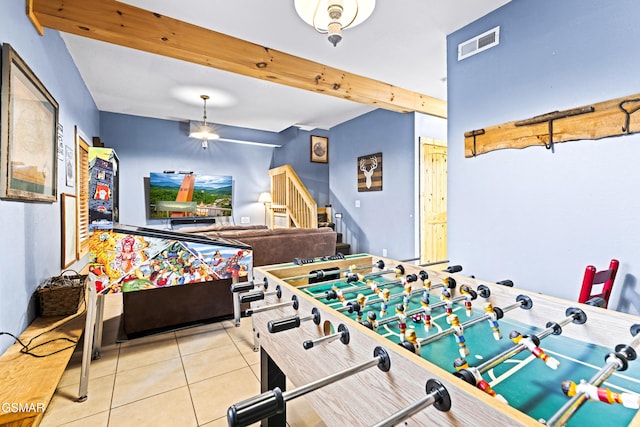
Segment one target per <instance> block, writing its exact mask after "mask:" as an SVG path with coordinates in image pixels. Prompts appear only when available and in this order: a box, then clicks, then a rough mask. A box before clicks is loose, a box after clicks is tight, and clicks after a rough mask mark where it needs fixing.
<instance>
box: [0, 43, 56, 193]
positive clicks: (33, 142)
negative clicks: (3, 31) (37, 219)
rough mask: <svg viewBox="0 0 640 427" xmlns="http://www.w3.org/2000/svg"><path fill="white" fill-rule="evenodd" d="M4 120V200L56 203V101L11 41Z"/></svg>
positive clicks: (1, 99)
mask: <svg viewBox="0 0 640 427" xmlns="http://www.w3.org/2000/svg"><path fill="white" fill-rule="evenodd" d="M0 119H1V122H0V138H2V141H0V198H3V199H12V200H22V201H28V202H55V201H57V200H58V193H57V189H58V177H57V166H58V155H57V145H58V140H57V129H58V126H57V125H58V103H57V102H56V100H55V99H53V97H52V96H51V94H50V93H49V92H48V91H47V89H46V88H45V87H44V85H43V84H42V83H41V82H40V80H38V78H37V77H36V76H35V74H33V72H32V71H31V69H29V67H28V66H27V64H26V63H25V62H24V61H23V60H22V59H21V58H20V57H19V56H18V54H17V53H16V52H15V51H14V50H13V48H12V47H11V45H9V44H7V43H4V44H3V45H2V93H1V94H0Z"/></svg>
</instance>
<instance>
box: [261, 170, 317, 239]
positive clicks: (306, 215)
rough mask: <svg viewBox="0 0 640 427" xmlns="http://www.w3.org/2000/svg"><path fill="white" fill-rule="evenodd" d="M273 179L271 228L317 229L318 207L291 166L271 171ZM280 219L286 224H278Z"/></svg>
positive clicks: (270, 174)
mask: <svg viewBox="0 0 640 427" xmlns="http://www.w3.org/2000/svg"><path fill="white" fill-rule="evenodd" d="M269 176H270V177H271V198H272V199H273V203H272V204H271V211H272V215H270V218H271V228H274V227H285V228H292V227H298V228H317V227H318V206H317V204H316V202H315V200H313V197H311V193H309V190H307V187H305V185H304V184H303V183H302V181H301V180H300V178H299V177H298V174H296V172H295V171H294V170H293V168H292V167H291V165H283V166H279V167H277V168H274V169H271V170H269ZM277 218H280V219H281V220H283V221H284V223H276V222H277V220H276V219H277Z"/></svg>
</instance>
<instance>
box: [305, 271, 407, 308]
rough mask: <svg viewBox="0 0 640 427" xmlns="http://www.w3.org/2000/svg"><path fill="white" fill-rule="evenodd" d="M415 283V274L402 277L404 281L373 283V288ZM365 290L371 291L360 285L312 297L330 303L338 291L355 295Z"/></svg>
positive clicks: (368, 286)
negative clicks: (324, 299)
mask: <svg viewBox="0 0 640 427" xmlns="http://www.w3.org/2000/svg"><path fill="white" fill-rule="evenodd" d="M417 281H418V276H416V275H415V274H407V275H406V276H405V277H404V279H396V280H389V281H387V282H380V283H375V286H376V287H377V288H378V289H380V287H387V286H396V285H402V284H404V283H405V282H407V283H413V282H417ZM367 289H371V285H362V286H356V287H355V288H344V289H338V290H335V289H330V290H328V291H326V292H325V293H324V295H322V294H318V295H314V296H313V297H314V298H315V299H323V298H326V299H327V300H329V301H331V300H334V299H337V298H338V291H340V292H342V294H355V293H358V292H361V291H366V290H367Z"/></svg>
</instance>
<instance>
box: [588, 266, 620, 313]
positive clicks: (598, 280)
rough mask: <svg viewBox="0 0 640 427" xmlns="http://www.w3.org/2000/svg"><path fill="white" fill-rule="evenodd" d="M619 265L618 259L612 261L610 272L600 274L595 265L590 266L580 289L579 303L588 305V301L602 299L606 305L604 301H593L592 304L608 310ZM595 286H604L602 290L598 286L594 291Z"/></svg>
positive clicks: (604, 271) (605, 271)
mask: <svg viewBox="0 0 640 427" xmlns="http://www.w3.org/2000/svg"><path fill="white" fill-rule="evenodd" d="M619 265H620V263H619V262H618V260H617V259H612V260H611V263H610V264H609V269H608V270H602V271H598V272H596V268H595V267H594V266H593V265H588V266H587V268H586V269H585V271H584V279H583V280H582V289H580V297H579V298H578V302H581V303H587V301H589V300H592V299H593V298H601V299H602V301H604V305H603V304H602V301H600V303H597V302H596V301H592V302H591V303H592V304H593V305H598V306H601V307H604V308H607V305H609V297H610V296H611V289H612V288H613V281H614V280H615V278H616V273H617V272H618V266H619ZM594 285H602V288H601V289H600V287H599V286H596V290H594V289H593V288H594ZM598 289H600V290H598Z"/></svg>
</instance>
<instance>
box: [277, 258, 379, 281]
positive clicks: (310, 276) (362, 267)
mask: <svg viewBox="0 0 640 427" xmlns="http://www.w3.org/2000/svg"><path fill="white" fill-rule="evenodd" d="M374 267H375V268H379V269H380V270H382V269H383V268H384V261H382V260H378V261H376V262H375V263H374V264H370V265H360V266H357V265H355V264H354V265H350V266H349V267H348V268H343V269H342V270H318V271H316V272H315V273H308V274H302V275H300V276H293V277H285V278H284V279H282V280H284V281H285V282H289V281H292V280H301V279H322V278H324V277H326V276H333V275H335V274H342V273H351V272H353V271H356V270H365V269H367V268H374ZM322 283H324V282H322ZM316 284H317V283H312V285H316ZM304 286H307V285H304Z"/></svg>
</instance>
